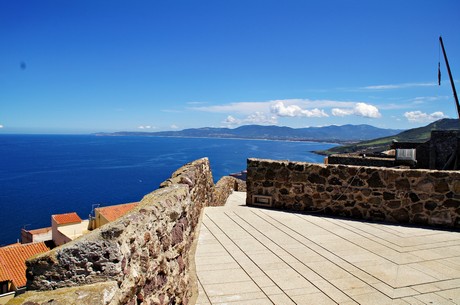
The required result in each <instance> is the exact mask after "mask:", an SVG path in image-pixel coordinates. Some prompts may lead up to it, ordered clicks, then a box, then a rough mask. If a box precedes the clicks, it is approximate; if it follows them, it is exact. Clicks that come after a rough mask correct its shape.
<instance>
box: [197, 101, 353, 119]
mask: <svg viewBox="0 0 460 305" xmlns="http://www.w3.org/2000/svg"><path fill="white" fill-rule="evenodd" d="M278 103H283V105H285V107H289V106H297V107H299V108H301V109H309V108H310V109H311V108H319V109H320V108H328V107H352V106H353V105H355V104H356V103H355V102H344V101H334V100H309V99H282V100H270V101H265V102H239V103H230V104H224V105H214V106H201V107H191V108H189V109H191V110H196V111H204V112H214V113H237V114H242V115H250V114H253V113H255V112H263V113H268V112H270V111H271V108H272V107H273V106H275V105H277V104H278ZM319 111H320V112H321V110H319ZM320 112H318V111H316V113H314V114H316V115H319V114H320ZM322 115H323V116H324V114H322ZM326 115H327V114H326Z"/></svg>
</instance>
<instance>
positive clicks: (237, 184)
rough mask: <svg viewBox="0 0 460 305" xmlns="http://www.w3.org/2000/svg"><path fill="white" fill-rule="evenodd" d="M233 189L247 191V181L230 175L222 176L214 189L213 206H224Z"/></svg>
mask: <svg viewBox="0 0 460 305" xmlns="http://www.w3.org/2000/svg"><path fill="white" fill-rule="evenodd" d="M233 191H239V192H246V181H243V180H241V179H237V178H234V177H230V176H225V177H222V178H221V179H220V180H219V181H218V182H217V184H216V187H215V190H214V202H213V204H212V205H213V206H223V205H225V202H226V201H227V198H228V196H230V194H231V193H232V192H233Z"/></svg>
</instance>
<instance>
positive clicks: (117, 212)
mask: <svg viewBox="0 0 460 305" xmlns="http://www.w3.org/2000/svg"><path fill="white" fill-rule="evenodd" d="M138 204H139V202H132V203H125V204H118V205H112V206H108V207H102V208H96V211H98V212H99V214H101V215H102V216H104V218H105V219H107V220H108V221H114V220H116V219H117V218H119V217H121V216H123V215H125V214H126V213H128V212H129V211H131V210H132V209H134V208H135V207H136V206H137V205H138Z"/></svg>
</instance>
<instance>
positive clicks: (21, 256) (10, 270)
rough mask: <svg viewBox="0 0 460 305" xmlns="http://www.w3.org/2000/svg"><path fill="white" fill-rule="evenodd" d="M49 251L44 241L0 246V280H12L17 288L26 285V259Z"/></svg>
mask: <svg viewBox="0 0 460 305" xmlns="http://www.w3.org/2000/svg"><path fill="white" fill-rule="evenodd" d="M46 251H49V249H48V247H47V246H46V245H45V243H44V242H39V243H32V244H19V243H17V244H13V245H9V246H6V247H2V248H0V282H2V281H13V283H14V285H15V286H16V287H17V288H19V287H23V286H25V285H26V282H27V279H26V260H27V259H29V258H31V257H32V256H34V255H36V254H39V253H43V252H46Z"/></svg>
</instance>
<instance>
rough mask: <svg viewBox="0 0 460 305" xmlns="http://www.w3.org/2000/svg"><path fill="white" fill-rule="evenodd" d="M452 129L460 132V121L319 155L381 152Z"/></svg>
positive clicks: (442, 123)
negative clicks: (436, 132) (432, 133)
mask: <svg viewBox="0 0 460 305" xmlns="http://www.w3.org/2000/svg"><path fill="white" fill-rule="evenodd" d="M452 129H457V130H460V120H458V119H441V120H438V121H436V122H433V123H431V124H428V125H426V126H424V127H419V128H413V129H409V130H406V131H403V132H401V133H399V134H397V135H394V136H390V137H384V138H378V139H374V140H368V141H363V142H359V143H356V144H352V145H345V146H338V147H334V148H331V149H329V150H325V151H318V152H317V153H320V154H324V155H330V154H343V153H353V152H356V153H357V152H359V153H362V152H367V153H369V152H381V151H385V150H388V149H390V145H391V142H392V141H393V140H397V141H399V142H426V141H428V140H429V139H430V135H431V131H432V130H452Z"/></svg>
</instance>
